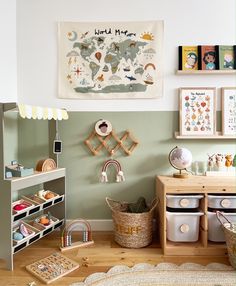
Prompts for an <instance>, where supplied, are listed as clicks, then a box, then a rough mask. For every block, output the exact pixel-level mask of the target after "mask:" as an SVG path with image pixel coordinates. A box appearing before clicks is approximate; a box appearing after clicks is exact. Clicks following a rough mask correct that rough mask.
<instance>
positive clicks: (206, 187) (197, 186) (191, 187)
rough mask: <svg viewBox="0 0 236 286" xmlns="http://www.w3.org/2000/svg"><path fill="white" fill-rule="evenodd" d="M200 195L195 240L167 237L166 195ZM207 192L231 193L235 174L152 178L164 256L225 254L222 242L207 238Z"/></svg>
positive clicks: (235, 186)
mask: <svg viewBox="0 0 236 286" xmlns="http://www.w3.org/2000/svg"><path fill="white" fill-rule="evenodd" d="M167 194H179V195H183V194H202V195H203V198H202V199H201V200H200V209H201V211H202V212H204V215H203V216H201V218H200V231H199V239H198V241H197V242H171V241H169V240H167V223H166V195H167ZM208 194H235V195H236V180H235V177H206V176H189V178H187V179H179V178H173V177H171V176H157V177H156V196H157V197H158V198H159V204H158V216H157V221H158V224H159V226H158V228H159V232H160V233H159V234H160V244H161V248H162V250H163V254H164V255H165V256H168V255H208V256H211V255H212V256H217V255H226V253H227V248H226V244H225V243H222V242H221V243H217V242H210V241H208V218H207V208H208Z"/></svg>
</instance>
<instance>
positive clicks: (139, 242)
mask: <svg viewBox="0 0 236 286" xmlns="http://www.w3.org/2000/svg"><path fill="white" fill-rule="evenodd" d="M106 202H107V204H108V206H109V208H110V209H111V211H112V218H113V222H114V227H115V229H114V239H115V242H117V243H118V244H119V245H121V246H123V247H128V248H141V247H145V246H147V245H149V244H150V243H151V242H152V232H153V211H154V209H155V208H156V206H157V200H156V199H154V200H153V201H152V203H151V205H150V208H149V211H148V212H143V213H128V212H127V210H128V205H129V203H127V202H119V201H114V200H112V199H110V198H106Z"/></svg>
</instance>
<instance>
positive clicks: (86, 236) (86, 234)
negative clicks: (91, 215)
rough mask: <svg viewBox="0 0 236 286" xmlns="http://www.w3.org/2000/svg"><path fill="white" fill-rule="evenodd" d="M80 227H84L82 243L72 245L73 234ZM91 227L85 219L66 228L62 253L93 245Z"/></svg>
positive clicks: (62, 242)
mask: <svg viewBox="0 0 236 286" xmlns="http://www.w3.org/2000/svg"><path fill="white" fill-rule="evenodd" d="M78 227H82V228H83V230H82V241H77V242H73V243H72V233H73V231H75V230H78ZM93 243H94V241H93V240H92V231H91V226H90V224H89V222H88V221H86V220H84V219H78V220H74V221H72V222H71V223H70V224H69V225H68V226H66V227H65V228H64V230H63V231H62V235H61V247H60V249H61V251H62V252H63V251H66V250H69V249H73V248H77V247H85V246H87V245H90V244H93Z"/></svg>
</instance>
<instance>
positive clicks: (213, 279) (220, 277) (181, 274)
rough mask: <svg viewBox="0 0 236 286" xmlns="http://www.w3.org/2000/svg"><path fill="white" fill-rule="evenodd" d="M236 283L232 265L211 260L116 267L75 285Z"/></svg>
mask: <svg viewBox="0 0 236 286" xmlns="http://www.w3.org/2000/svg"><path fill="white" fill-rule="evenodd" d="M154 285H155V286H187V285H188V286H194V285H196V286H199V285H201V286H235V285H236V271H235V270H234V269H233V268H232V267H231V266H228V265H224V264H219V263H211V264H208V265H207V266H202V265H199V264H195V263H184V264H182V265H180V266H178V265H176V264H172V263H160V264H157V265H150V264H147V263H139V264H136V265H135V266H133V267H131V268H129V267H128V266H125V265H117V266H114V267H112V268H111V269H110V270H109V271H108V272H107V273H102V272H101V273H94V274H91V275H90V276H88V277H87V278H86V279H85V281H84V282H78V283H74V284H72V285H71V286H154Z"/></svg>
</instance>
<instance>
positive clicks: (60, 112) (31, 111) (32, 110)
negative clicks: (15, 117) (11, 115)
mask: <svg viewBox="0 0 236 286" xmlns="http://www.w3.org/2000/svg"><path fill="white" fill-rule="evenodd" d="M18 108H19V112H20V116H21V117H22V118H28V119H44V120H46V119H48V120H51V119H55V120H62V119H64V120H66V119H68V113H67V111H66V110H65V109H59V108H49V107H40V106H31V105H27V104H18Z"/></svg>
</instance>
